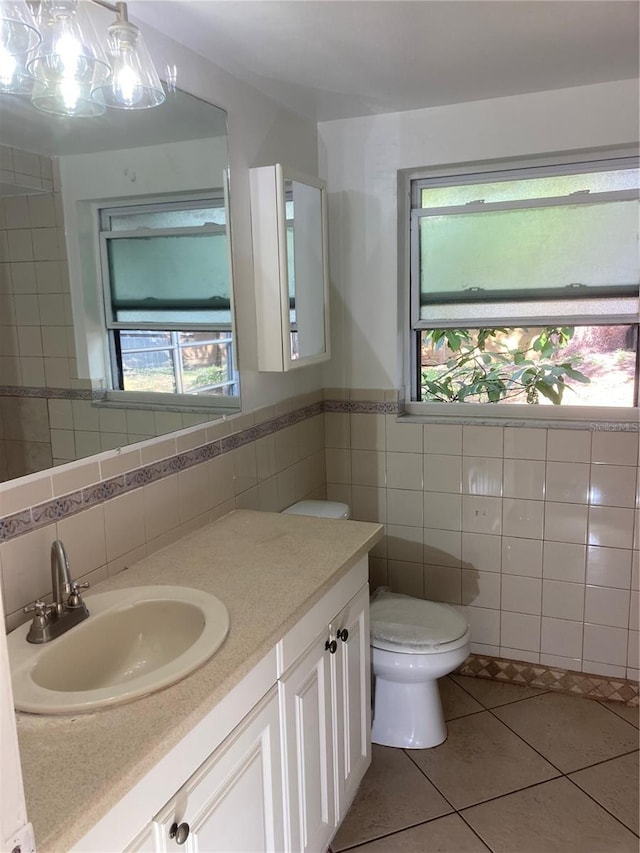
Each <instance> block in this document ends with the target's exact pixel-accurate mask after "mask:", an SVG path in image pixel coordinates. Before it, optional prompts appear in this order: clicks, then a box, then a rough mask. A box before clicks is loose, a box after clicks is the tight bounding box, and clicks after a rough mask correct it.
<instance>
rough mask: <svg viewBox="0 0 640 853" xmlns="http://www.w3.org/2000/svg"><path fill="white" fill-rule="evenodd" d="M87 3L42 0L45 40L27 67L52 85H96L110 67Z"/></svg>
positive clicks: (40, 23)
mask: <svg viewBox="0 0 640 853" xmlns="http://www.w3.org/2000/svg"><path fill="white" fill-rule="evenodd" d="M86 5H88V4H85V3H82V2H81V3H78V2H77V0H42V2H41V4H40V11H39V13H38V24H39V26H40V32H41V33H42V42H41V44H40V45H39V47H38V48H37V49H36V50H35V52H34V54H33V56H32V57H31V58H30V59H29V61H28V62H27V70H28V71H29V73H30V74H32V75H33V76H34V77H35V78H36V79H37V80H39V81H41V82H42V83H45V84H47V86H50V85H51V84H54V83H60V84H64V85H67V86H68V87H70V86H71V84H72V83H73V84H77V85H79V86H82V85H84V84H96V83H98V82H102V81H103V80H106V79H107V78H108V77H109V74H110V68H109V64H108V62H107V59H106V57H105V55H104V52H103V50H102V47H101V45H100V41H99V39H98V37H97V35H96V32H95V29H94V27H93V24H92V22H91V18H90V16H89V14H88V13H87V10H86V8H85V7H86Z"/></svg>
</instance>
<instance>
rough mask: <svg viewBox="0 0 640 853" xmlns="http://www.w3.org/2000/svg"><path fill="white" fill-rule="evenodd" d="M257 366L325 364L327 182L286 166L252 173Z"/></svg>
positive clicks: (276, 367)
mask: <svg viewBox="0 0 640 853" xmlns="http://www.w3.org/2000/svg"><path fill="white" fill-rule="evenodd" d="M250 189H251V229H252V243H253V264H254V276H255V293H256V309H257V319H258V329H257V334H258V367H259V369H260V370H262V371H277V372H282V371H286V370H293V369H295V368H298V367H303V366H304V365H307V364H317V363H319V362H322V361H327V360H328V359H329V357H330V350H329V274H328V248H327V200H326V188H325V184H324V182H323V181H321V180H319V179H318V178H310V177H307V176H305V175H299V174H296V173H295V172H291V171H290V170H288V169H285V168H284V167H283V166H282V165H280V164H276V165H274V166H261V167H258V168H255V169H251V170H250Z"/></svg>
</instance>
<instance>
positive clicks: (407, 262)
mask: <svg viewBox="0 0 640 853" xmlns="http://www.w3.org/2000/svg"><path fill="white" fill-rule="evenodd" d="M638 156H639V153H638V150H637V149H636V148H635V147H632V148H621V149H616V150H614V151H589V152H573V153H568V154H563V155H559V156H557V157H554V156H544V157H535V158H527V159H510V160H493V161H483V162H478V163H458V164H452V165H451V166H436V167H432V168H429V167H425V168H423V169H411V170H404V171H401V172H399V173H398V198H399V200H400V202H401V204H400V209H399V228H400V234H401V235H402V237H403V240H404V247H403V248H404V252H403V255H402V257H401V258H400V265H399V266H400V270H399V272H400V277H401V279H402V278H404V281H405V288H404V291H403V292H404V294H405V296H404V297H403V296H402V295H401V296H400V299H399V307H400V310H401V311H402V314H403V316H404V321H403V322H402V324H401V327H402V328H404V341H405V343H404V348H403V349H404V369H405V388H406V394H407V399H408V400H409V403H407V412H408V413H409V414H412V415H427V414H429V415H431V414H433V415H437V414H443V415H444V414H445V413H446V415H448V416H454V415H456V414H457V415H458V416H461V415H462V414H463V413H464V415H465V416H469V415H470V414H474V415H481V416H483V417H485V418H486V417H487V416H489V417H490V418H495V419H496V420H498V421H500V420H503V419H504V418H505V417H507V415H510V418H511V419H513V417H514V416H516V417H517V418H521V417H524V418H525V419H534V418H537V419H543V420H545V421H546V420H556V419H557V420H569V419H573V420H577V419H585V418H589V419H593V418H594V417H595V418H596V419H597V420H600V419H601V416H603V415H605V414H606V416H608V417H617V418H619V419H620V416H622V420H623V421H627V420H629V421H631V420H635V421H637V420H638V408H637V407H631V406H629V407H594V406H570V407H568V406H565V407H558V406H545V407H544V408H543V409H541V408H540V407H537V406H531V405H528V404H526V403H523V404H510V405H509V406H508V407H504V408H505V409H507V408H508V410H509V413H506V412H504V413H501V411H500V409H501V408H502V407H499V406H496V404H495V403H492V404H481V403H473V406H472V407H471V406H470V405H469V404H468V403H436V402H429V401H422V400H420V399H419V396H420V394H419V369H418V365H419V360H420V332H421V331H424V330H425V329H432V328H456V327H465V328H467V327H468V328H478V327H482V326H484V327H487V326H496V325H499V326H508V327H519V326H543V325H547V324H557V323H559V322H562V324H563V325H578V324H580V323H581V324H584V325H617V324H633V323H638V322H639V319H640V318H639V317H638V304H639V303H638V297H637V296H635V295H634V296H625V295H618V296H592V297H589V298H586V299H583V300H580V299H579V298H577V299H575V298H572V299H571V300H570V302H571V308H572V309H573V310H572V311H567V310H565V311H564V312H561V311H559V310H557V309H558V308H559V306H558V305H556V310H555V311H549V304H550V302H556V303H557V302H560V301H561V300H550V299H537V300H536V299H530V300H526V299H522V300H517V301H516V300H511V301H509V300H495V301H489V300H486V301H478V302H476V303H472V302H458V303H457V305H456V303H450V304H448V305H447V306H446V308H447V314H448V315H449V316H446V317H445V316H443V315H442V314H440V315H438V316H435V317H434V318H433V319H429V320H421V319H420V277H419V251H418V240H419V235H418V227H417V223H418V216H419V214H420V213H423V209H422V208H421V207H414V205H415V204H417V203H418V204H419V203H420V198H419V196H420V193H421V190H422V188H423V187H424V186H427V185H428V186H462V185H464V184H479V183H483V182H486V183H489V182H492V183H493V182H498V181H501V180H504V181H507V180H514V179H517V178H520V179H522V178H523V177H526V176H527V175H530V176H531V177H538V178H542V177H550V176H554V175H567V174H580V173H583V172H590V171H606V170H616V169H622V168H625V167H626V168H638V166H639V163H638ZM630 192H631V193H632V191H625V190H621V191H617V192H614V193H598V194H595V193H589V194H588V197H587V198H585V202H587V201H588V200H589V198H590V200H594V198H596V196H600V197H601V198H603V197H605V196H610V197H615V198H621V195H620V194H621V193H630ZM586 195H587V194H585V196H586ZM631 197H633V198H637V195H632V196H631ZM567 198H569V196H562V197H558V199H559V200H558V201H557V202H556V203H558V204H562V203H563V202H564V203H566V199H567ZM574 200H575V199H574ZM548 202H549V199H545V200H544V203H545V204H548ZM498 206H500V207H501V208H502V209H508V208H512V209H513V208H516V209H523V207H524V205H523V204H521V203H519V202H515V203H513V202H488V203H483V204H482V205H473V206H471V205H469V206H467V205H465V206H464V208H465V210H466V211H467V212H472V211H477V210H479V209H482V210H489V209H490V208H493V209H498ZM528 206H531V207H533V206H535V205H528ZM461 207H462V206H458V207H457V210H458V211H459V210H460V208H461ZM445 209H446V210H447V212H449V213H451V212H452V211H453V210H454V209H456V208H454V207H453V206H451V207H448V208H445ZM428 210H429V212H430V213H431V214H433V213H434V211H436V210H437V209H436V208H428ZM440 210H442V208H440ZM400 244H401V245H402V241H401V243H400ZM401 293H402V291H401ZM562 301H563V302H566V301H567V300H562ZM509 305H511V306H515V307H516V309H517V310H515V311H513V312H512V313H508V312H507V311H505V310H504V309H505V306H509ZM578 305H580V310H576V306H578ZM460 306H462V307H460ZM437 307H439V306H437ZM471 310H472V311H473V314H471V313H470V311H471ZM634 310H635V313H634ZM636 381H637V380H636ZM532 409H533V410H535V411H532ZM569 411H570V412H571V414H570V415H569V416H567V415H565V414H564V413H565V412H569ZM625 413H632V417H629V418H628V417H627V415H626V414H625Z"/></svg>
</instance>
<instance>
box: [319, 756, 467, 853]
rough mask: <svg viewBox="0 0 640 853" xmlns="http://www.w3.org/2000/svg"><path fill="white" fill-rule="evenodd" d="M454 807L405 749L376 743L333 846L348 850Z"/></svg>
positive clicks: (335, 849)
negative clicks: (366, 769)
mask: <svg viewBox="0 0 640 853" xmlns="http://www.w3.org/2000/svg"><path fill="white" fill-rule="evenodd" d="M451 811H453V809H452V808H451V806H450V805H449V803H447V801H446V800H445V799H444V797H441V796H440V794H439V793H438V792H437V791H436V789H435V788H434V787H433V785H432V784H431V783H430V782H429V781H428V780H427V779H425V777H424V776H423V774H422V773H421V772H420V771H419V770H418V768H417V767H416V766H415V764H413V762H412V761H410V759H409V758H407V756H406V755H405V753H404V752H403V751H402V750H401V749H393V748H391V747H384V746H377V745H375V744H374V746H373V759H372V762H371V767H370V768H369V770H368V771H367V774H366V776H365V777H364V779H363V781H362V784H361V785H360V790H359V791H358V793H357V795H356V799H355V801H354V803H353V805H352V807H351V809H350V810H349V813H348V814H347V817H346V818H345V820H344V823H343V824H342V826H341V827H340V829H339V830H338V834H337V835H336V837H335V838H334V840H333V842H332V844H331V848H332V850H334V851H338V850H344V849H345V848H346V847H352V846H353V845H354V844H362V843H363V842H365V841H371V840H373V839H375V838H380V836H382V835H388V834H389V833H390V832H397V831H398V830H400V829H406V828H407V827H410V826H414V825H415V824H417V823H420V822H421V821H425V820H429V819H430V818H434V817H439V816H440V815H444V814H448V813H450V812H451Z"/></svg>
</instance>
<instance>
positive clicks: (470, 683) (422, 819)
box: [331, 675, 639, 853]
mask: <svg viewBox="0 0 640 853" xmlns="http://www.w3.org/2000/svg"><path fill="white" fill-rule="evenodd" d="M440 695H441V697H442V704H443V707H444V712H445V718H446V719H447V720H448V722H447V727H448V733H449V734H448V738H447V740H446V741H445V742H444V743H443V744H441V745H440V746H438V747H435V748H434V749H425V750H402V749H390V748H389V747H381V746H375V745H374V747H373V761H372V764H371V768H370V769H369V771H368V773H367V775H366V777H365V779H364V781H363V783H362V785H361V787H360V790H359V792H358V795H357V797H356V800H355V802H354V804H353V806H352V808H351V810H350V811H349V813H348V815H347V817H346V819H345V821H344V823H343V824H342V826H341V827H340V830H339V831H338V834H337V835H336V837H335V838H334V840H333V843H332V846H331V850H332V851H333V853H340V851H343V850H353V849H356V850H357V851H358V853H365V851H367V853H432V851H448V853H475V851H478V852H479V851H487V850H491V851H494V853H569V851H576V853H613V851H625V853H626V851H628V853H638V850H639V839H638V737H639V732H638V709H637V708H628V707H625V706H622V705H618V704H615V703H609V702H596V701H594V700H591V699H583V698H581V697H576V696H566V695H562V694H559V693H550V692H544V691H542V690H534V689H531V688H527V687H518V686H516V685H511V684H501V683H499V682H495V681H486V680H482V679H479V678H469V677H466V676H460V675H452V676H449V677H447V678H443V679H441V681H440Z"/></svg>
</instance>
